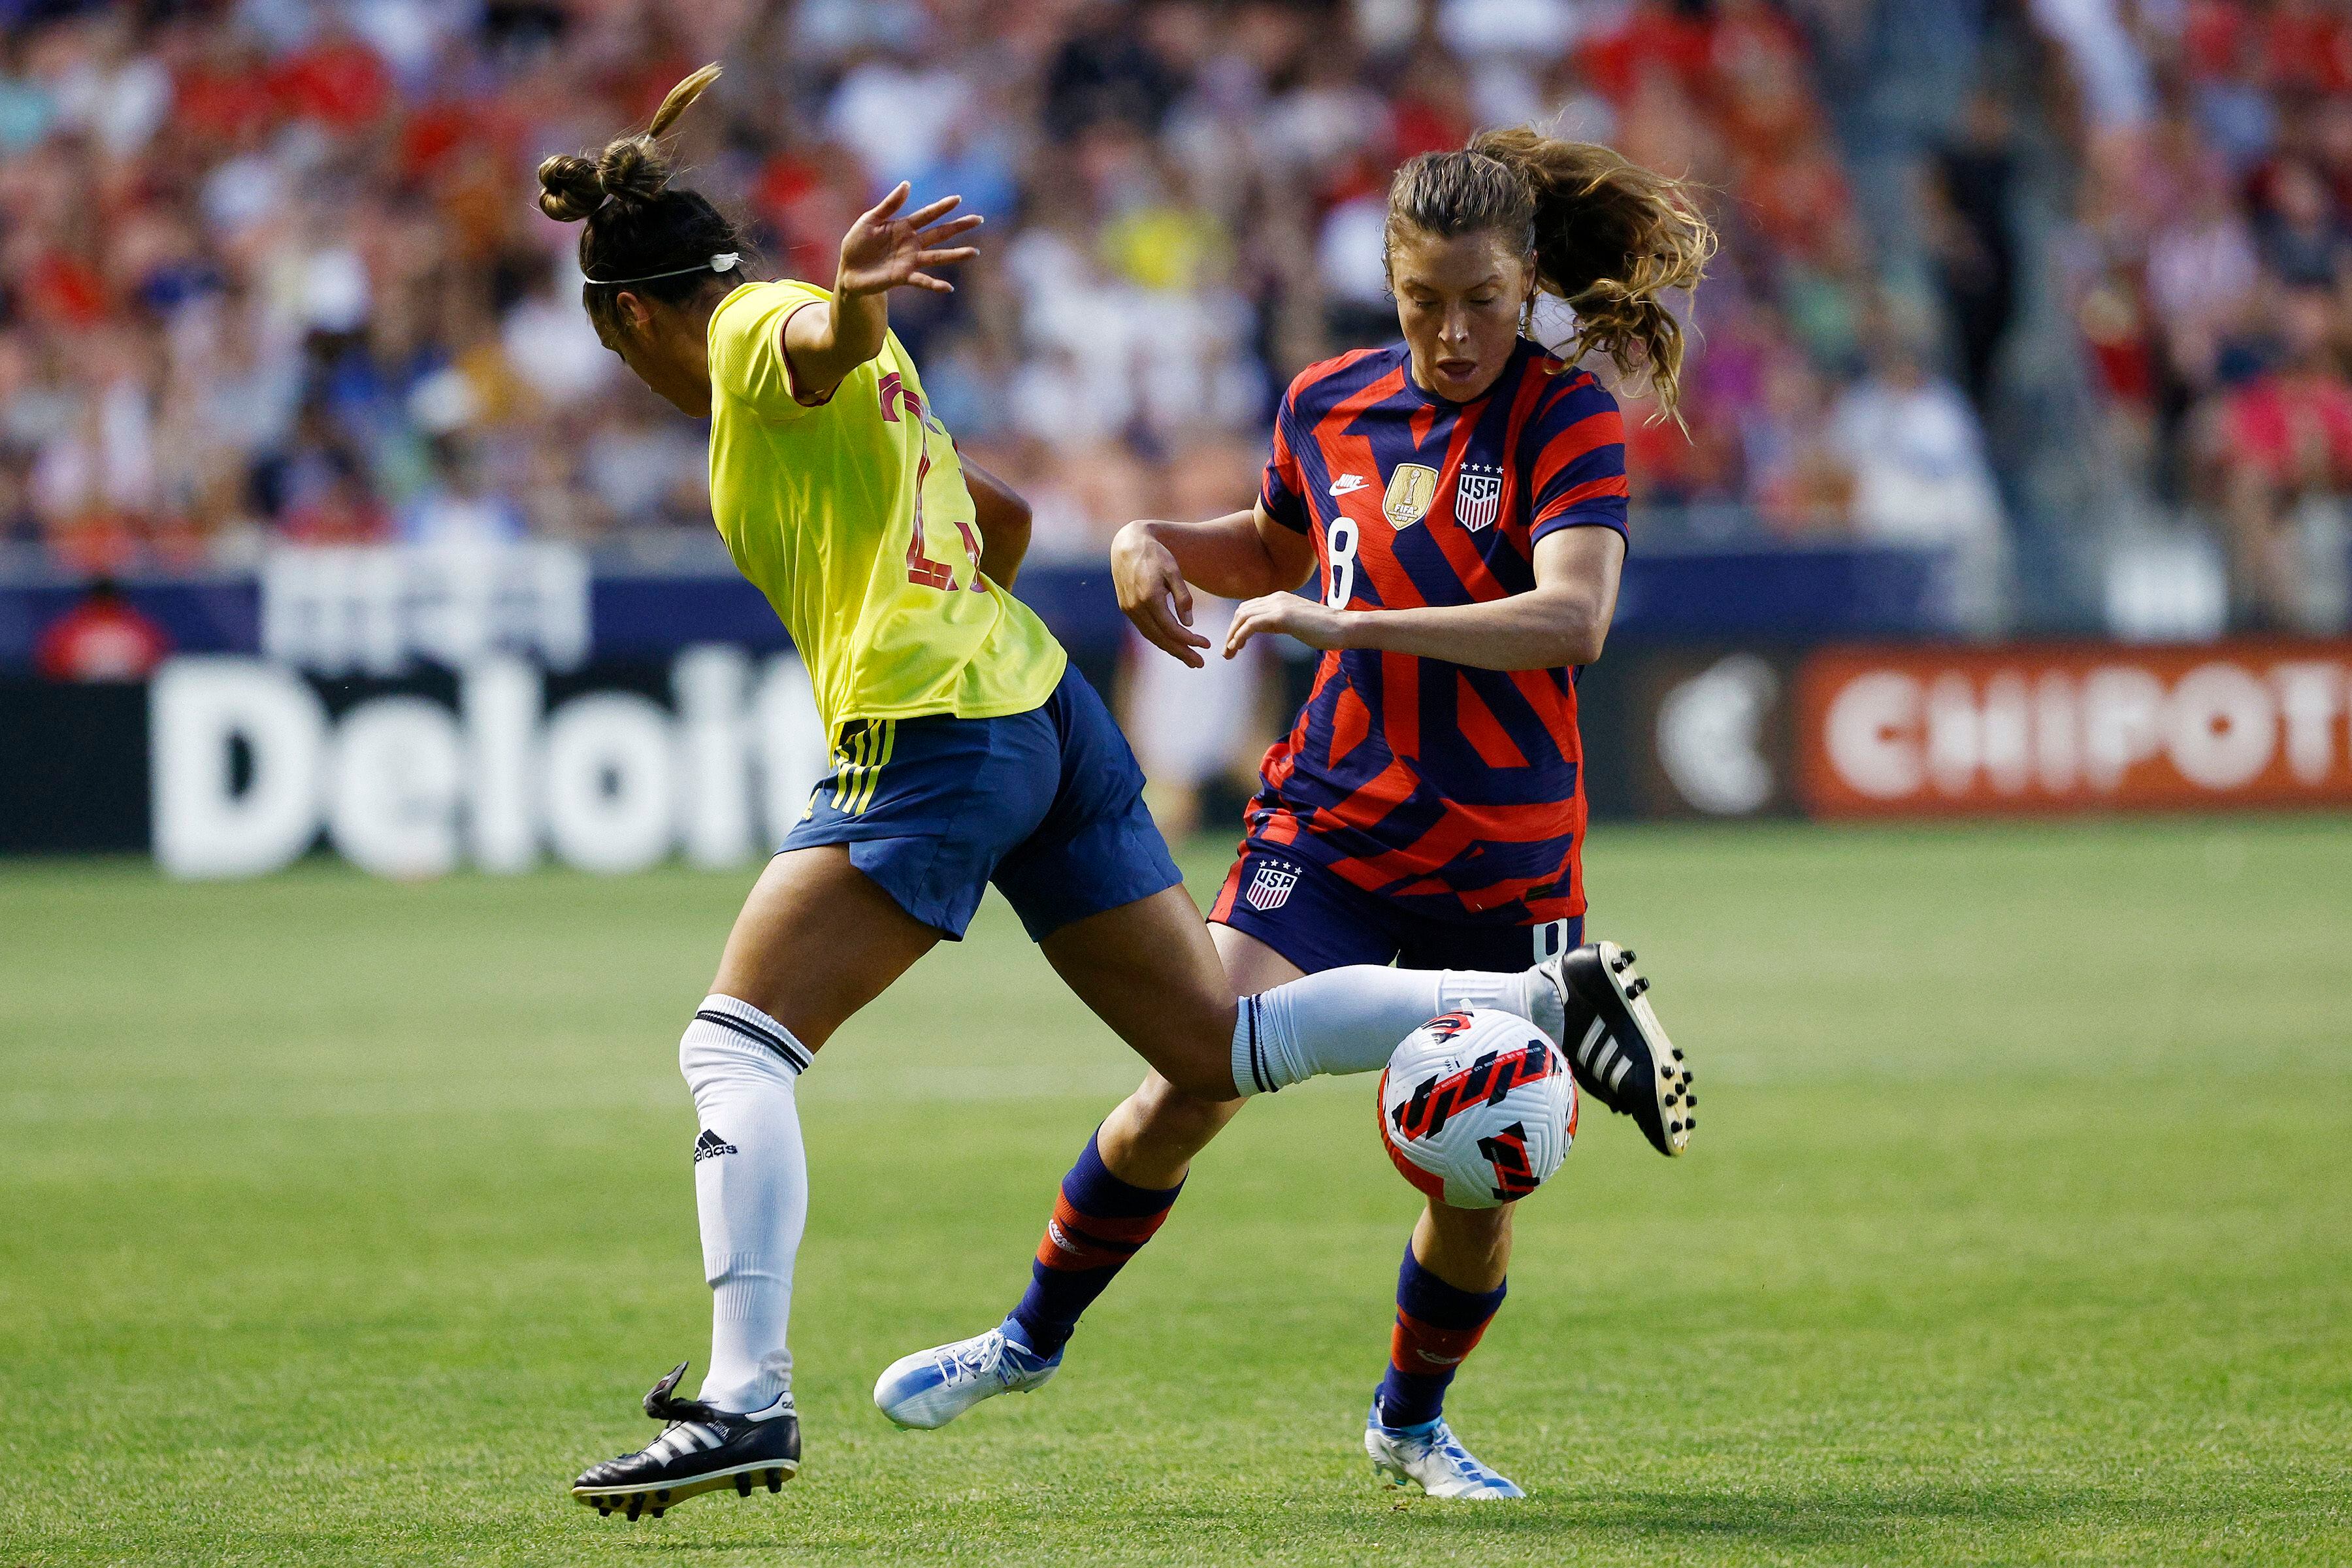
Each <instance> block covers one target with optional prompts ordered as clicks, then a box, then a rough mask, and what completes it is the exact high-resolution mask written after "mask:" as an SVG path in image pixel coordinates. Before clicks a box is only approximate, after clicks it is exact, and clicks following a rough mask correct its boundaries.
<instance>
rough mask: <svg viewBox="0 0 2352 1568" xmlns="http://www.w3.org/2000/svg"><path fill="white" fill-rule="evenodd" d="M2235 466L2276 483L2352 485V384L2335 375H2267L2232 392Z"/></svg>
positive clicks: (2227, 432)
mask: <svg viewBox="0 0 2352 1568" xmlns="http://www.w3.org/2000/svg"><path fill="white" fill-rule="evenodd" d="M2221 421H2222V437H2223V439H2224V441H2225V442H2226V443H2227V446H2226V452H2227V457H2228V458H2229V460H2230V461H2231V462H2233V463H2236V464H2239V465H2242V466H2243V467H2246V468H2252V469H2254V470H2255V471H2256V472H2258V473H2260V474H2261V475H2262V476H2263V478H2264V479H2268V480H2270V481H2271V482H2272V483H2273V484H2282V485H2283V484H2294V483H2298V482H2302V481H2305V480H2320V481H2324V482H2326V483H2328V484H2333V485H2343V484H2346V483H2352V386H2347V385H2346V384H2344V383H2343V382H2342V381H2341V380H2339V379H2338V378H2336V377H2335V376H2330V375H2310V374H2299V375H2298V374H2289V375H2265V376H2263V377H2262V378H2261V379H2259V380H2257V381H2254V382H2252V383H2251V384H2248V385H2246V386H2244V387H2242V388H2241V389H2240V390H2238V391H2237V392H2234V393H2232V394H2231V395H2230V401H2229V403H2228V405H2226V407H2225V408H2224V410H2223V413H2222V416H2221Z"/></svg>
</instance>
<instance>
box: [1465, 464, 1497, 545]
mask: <svg viewBox="0 0 2352 1568" xmlns="http://www.w3.org/2000/svg"><path fill="white" fill-rule="evenodd" d="M1502 502H1503V470H1502V468H1500V467H1499V466H1498V465H1496V464H1494V463H1465V464H1463V465H1462V471H1461V472H1460V473H1459V474H1457V475H1456V476H1454V521H1456V522H1458V523H1460V524H1461V525H1462V526H1463V527H1465V528H1466V529H1468V530H1469V531H1471V532H1473V533H1475V532H1477V531H1479V530H1480V529H1482V528H1492V527H1493V526H1494V525H1495V514H1496V511H1497V510H1499V509H1500V508H1501V506H1502Z"/></svg>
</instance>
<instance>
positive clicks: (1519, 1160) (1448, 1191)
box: [1381, 1007, 1576, 1209]
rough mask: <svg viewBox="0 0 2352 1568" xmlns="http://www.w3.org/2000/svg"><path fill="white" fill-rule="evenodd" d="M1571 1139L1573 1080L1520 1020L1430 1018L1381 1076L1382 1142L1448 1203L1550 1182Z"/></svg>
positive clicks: (1473, 1203) (1517, 1194) (1523, 1191)
mask: <svg viewBox="0 0 2352 1568" xmlns="http://www.w3.org/2000/svg"><path fill="white" fill-rule="evenodd" d="M1575 1141H1576V1080H1575V1079H1572V1078H1570V1076H1569V1071H1568V1058H1565V1057H1563V1056H1561V1055H1560V1054H1559V1047H1556V1046H1554V1045H1553V1044H1552V1042H1551V1037H1549V1036H1548V1035H1546V1034H1545V1033H1544V1032H1543V1031H1542V1030H1541V1029H1539V1028H1538V1027H1536V1026H1534V1025H1533V1024H1530V1023H1528V1021H1527V1020H1526V1019H1525V1018H1518V1017H1514V1016H1511V1015H1510V1014H1508V1013H1496V1012H1490V1011H1488V1010H1487V1009H1486V1008H1483V1007H1481V1008H1474V1009H1472V1010H1471V1011H1469V1012H1466V1013H1448V1014H1446V1015H1445V1016H1443V1017H1438V1018H1432V1019H1431V1020H1430V1021H1429V1022H1428V1023H1426V1024H1423V1026H1421V1027H1420V1028H1418V1029H1415V1030H1414V1031H1413V1032H1412V1034H1410V1035H1407V1036H1406V1037H1405V1039H1404V1044H1402V1045H1401V1046H1399V1047H1397V1048H1396V1050H1395V1051H1394V1052H1393V1053H1392V1054H1391V1056H1390V1057H1389V1065H1388V1068H1387V1069H1386V1070H1385V1071H1383V1072H1382V1073H1381V1143H1382V1144H1384V1145H1385V1146H1386V1147H1387V1149H1388V1152H1389V1158H1390V1159H1391V1160H1392V1161H1394V1162H1395V1163H1396V1168H1397V1170H1398V1171H1399V1172H1401V1173H1402V1174H1403V1176H1404V1179H1405V1180H1406V1181H1408V1182H1411V1183H1412V1184H1413V1185H1414V1186H1416V1187H1419V1188H1420V1189H1421V1190H1422V1191H1423V1192H1424V1193H1426V1194H1429V1195H1430V1196H1431V1197H1433V1198H1435V1199H1437V1200H1438V1201H1439V1202H1441V1203H1445V1204H1450V1205H1453V1206H1454V1207H1455V1208H1465V1209H1488V1208H1498V1207H1500V1206H1501V1205H1504V1204H1507V1203H1509V1202H1511V1201H1512V1200H1513V1199H1515V1198H1523V1197H1525V1196H1527V1195H1528V1194H1529V1193H1531V1192H1534V1191H1535V1190H1536V1189H1537V1188H1538V1187H1539V1186H1541V1185H1543V1184H1544V1183H1545V1182H1546V1181H1548V1180H1549V1179H1550V1176H1551V1173H1553V1172H1554V1171H1557V1170H1559V1163H1560V1162H1561V1161H1562V1160H1565V1159H1566V1158H1568V1151H1569V1146H1570V1144H1571V1143H1573V1142H1575Z"/></svg>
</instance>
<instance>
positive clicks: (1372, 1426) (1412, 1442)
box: [1364, 1399, 1528, 1501]
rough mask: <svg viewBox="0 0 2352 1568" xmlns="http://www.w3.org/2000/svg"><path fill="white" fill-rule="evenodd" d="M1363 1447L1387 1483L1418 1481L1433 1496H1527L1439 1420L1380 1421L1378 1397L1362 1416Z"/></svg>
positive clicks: (1491, 1498) (1497, 1497)
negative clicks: (1408, 1423) (1397, 1423)
mask: <svg viewBox="0 0 2352 1568" xmlns="http://www.w3.org/2000/svg"><path fill="white" fill-rule="evenodd" d="M1364 1452H1365V1453H1367V1454H1369V1455H1370V1456H1371V1459H1372V1468H1373V1469H1375V1470H1377V1471H1379V1472H1380V1473H1381V1475H1383V1476H1386V1477H1387V1478H1388V1479H1389V1482H1390V1484H1391V1485H1392V1486H1400V1487H1401V1486H1402V1485H1404V1484H1405V1482H1407V1481H1418V1482H1419V1483H1421V1489H1422V1490H1423V1491H1425V1492H1427V1493H1428V1494H1429V1495H1430V1496H1431V1497H1440V1498H1467V1499H1472V1500H1478V1501H1496V1500H1501V1499H1503V1498H1515V1497H1525V1496H1527V1495H1528V1494H1527V1493H1525V1492H1523V1491H1521V1490H1520V1489H1518V1487H1517V1485H1516V1484H1514V1483H1513V1482H1512V1481H1511V1480H1510V1479H1509V1478H1507V1477H1506V1476H1500V1475H1497V1474H1496V1473H1495V1472H1494V1471H1493V1470H1490V1469H1488V1468H1486V1466H1484V1465H1482V1464H1480V1463H1479V1462H1478V1461H1477V1460H1476V1459H1475V1458H1473V1457H1472V1456H1471V1453H1470V1450H1469V1449H1467V1448H1465V1447H1463V1446H1462V1442H1461V1439H1459V1438H1457V1437H1455V1436H1454V1431H1453V1428H1451V1427H1449V1426H1446V1425H1445V1423H1444V1421H1443V1420H1438V1421H1426V1422H1423V1424H1421V1425H1420V1426H1381V1405H1380V1401H1379V1400H1377V1399H1375V1400H1373V1401H1372V1413H1371V1414H1370V1415H1368V1416H1366V1417H1365V1419H1364Z"/></svg>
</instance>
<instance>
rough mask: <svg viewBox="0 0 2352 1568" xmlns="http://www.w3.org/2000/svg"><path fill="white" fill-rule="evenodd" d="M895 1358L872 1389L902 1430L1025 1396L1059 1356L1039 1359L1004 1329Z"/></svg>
mask: <svg viewBox="0 0 2352 1568" xmlns="http://www.w3.org/2000/svg"><path fill="white" fill-rule="evenodd" d="M1011 1327H1012V1323H1011V1321H1010V1320H1007V1321H1005V1322H1004V1323H1003V1324H1001V1325H999V1326H998V1327H996V1328H993V1329H991V1330H989V1331H988V1332H986V1333H984V1334H981V1335H977V1336H976V1337H974V1338H971V1339H968V1340H958V1341H956V1342H955V1343H953V1344H951V1345H936V1346H934V1347H932V1348H931V1349H929V1350H927V1351H917V1352H915V1353H914V1354H913V1355H908V1356H900V1357H899V1358H898V1360H897V1361H894V1362H892V1363H890V1365H889V1368H888V1370H887V1371H885V1372H884V1373H882V1377H881V1380H880V1381H879V1382H877V1383H876V1384H875V1385H874V1405H875V1407H876V1408H877V1409H878V1410H880V1411H881V1412H882V1414H883V1415H887V1416H888V1417H889V1418H890V1419H891V1420H892V1421H893V1422H895V1423H896V1424H898V1426H919V1427H922V1428H924V1429H925V1430H927V1431H928V1430H929V1429H931V1428H933V1427H938V1426H946V1425H947V1424H948V1423H949V1422H950V1421H952V1420H954V1419H955V1418H956V1417H957V1416H959V1415H962V1414H963V1413H964V1412H965V1411H967V1410H969V1409H971V1407H972V1406H973V1405H977V1404H979V1403H980V1402H981V1401H982V1400H983V1399H988V1398H992V1397H993V1396H994V1395H996V1394H1030V1393H1034V1392H1035V1391H1036V1390H1037V1389H1040V1388H1043V1387H1045V1383H1046V1380H1047V1379H1049V1378H1051V1377H1052V1376H1053V1375H1054V1373H1055V1372H1056V1371H1057V1370H1059V1369H1060V1367H1061V1364H1062V1352H1060V1351H1055V1352H1054V1353H1053V1354H1052V1355H1050V1356H1041V1355H1039V1354H1038V1353H1037V1352H1034V1351H1033V1350H1031V1349H1030V1348H1029V1347H1028V1346H1027V1345H1024V1344H1023V1343H1022V1342H1020V1341H1019V1340H1017V1339H1014V1338H1013V1336H1012V1335H1011V1334H1009V1333H1007V1332H1006V1330H1008V1329H1010V1328H1011Z"/></svg>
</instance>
